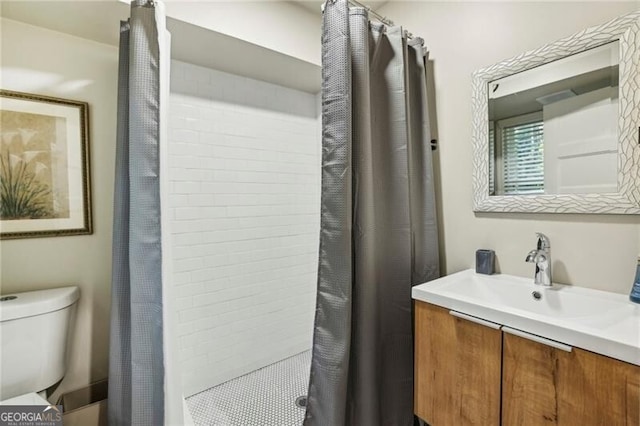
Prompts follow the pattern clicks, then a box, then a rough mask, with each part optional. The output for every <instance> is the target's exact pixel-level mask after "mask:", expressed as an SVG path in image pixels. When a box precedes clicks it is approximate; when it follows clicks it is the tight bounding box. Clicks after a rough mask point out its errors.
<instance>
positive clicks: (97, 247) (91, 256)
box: [0, 19, 118, 393]
mask: <svg viewBox="0 0 640 426" xmlns="http://www.w3.org/2000/svg"><path fill="white" fill-rule="evenodd" d="M0 25H1V31H0V33H1V37H0V38H1V39H2V51H1V66H2V68H1V69H2V74H1V82H0V87H2V88H3V89H10V90H16V91H21V92H27V93H33V94H40V95H48V96H55V97H60V98H66V99H74V100H80V101H86V102H88V103H89V124H90V135H89V136H90V140H89V145H90V150H91V179H92V185H91V192H92V196H93V222H94V233H93V235H86V236H70V237H55V238H32V239H22V240H5V241H2V242H0V267H1V271H2V273H1V288H0V290H1V291H2V293H5V294H6V293H12V292H20V291H29V290H38V289H45V288H52V287H60V286H68V285H78V286H79V287H80V292H81V296H80V301H79V305H78V310H77V320H76V323H75V328H74V330H73V333H72V350H71V357H70V365H69V369H68V371H67V375H66V376H65V378H64V381H63V382H62V384H61V386H60V387H59V388H58V393H59V392H60V391H66V390H71V389H74V388H77V387H81V386H84V385H86V384H88V383H90V382H93V381H96V380H100V379H103V378H105V377H106V376H107V369H108V353H107V351H108V345H109V306H110V279H111V278H110V277H111V226H112V211H113V174H114V158H115V143H114V141H115V123H116V89H117V64H118V59H117V52H116V49H115V48H114V47H111V46H107V45H103V44H99V43H95V42H92V41H88V40H84V39H81V38H77V37H73V36H69V35H66V34H62V33H58V32H53V31H49V30H45V29H42V28H38V27H33V26H30V25H26V24H22V23H19V22H16V21H10V20H6V19H2V20H0Z"/></svg>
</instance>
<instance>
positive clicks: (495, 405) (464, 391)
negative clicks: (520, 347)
mask: <svg viewBox="0 0 640 426" xmlns="http://www.w3.org/2000/svg"><path fill="white" fill-rule="evenodd" d="M415 324H416V330H415V335H416V341H415V392H414V395H415V401H414V402H415V405H414V407H415V413H416V415H417V416H418V417H420V418H421V419H422V420H424V421H426V422H427V423H428V424H429V425H431V426H453V425H455V426H464V425H483V426H484V425H498V424H500V374H501V371H500V370H501V364H502V360H501V358H502V333H501V332H500V330H498V329H492V328H489V327H486V326H484V325H480V324H476V323H474V322H471V321H468V320H465V319H461V318H458V317H455V316H453V315H451V314H450V313H449V310H448V309H444V308H440V307H438V306H435V305H431V304H427V303H424V302H419V301H416V302H415Z"/></svg>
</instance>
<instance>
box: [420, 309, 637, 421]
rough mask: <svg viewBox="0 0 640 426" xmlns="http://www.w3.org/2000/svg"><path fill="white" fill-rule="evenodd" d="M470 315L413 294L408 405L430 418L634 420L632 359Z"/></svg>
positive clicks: (635, 412) (455, 419)
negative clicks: (500, 326)
mask: <svg viewBox="0 0 640 426" xmlns="http://www.w3.org/2000/svg"><path fill="white" fill-rule="evenodd" d="M453 314H457V313H455V312H453ZM474 320H475V319H474V318H473V317H469V319H462V318H459V317H456V316H454V315H452V314H451V313H450V311H449V309H444V308H441V307H438V306H435V305H431V304H428V303H424V302H420V301H416V302H415V336H416V337H415V339H416V340H415V392H414V398H415V401H414V404H415V405H414V407H415V414H416V415H417V416H418V417H420V418H421V419H422V420H424V421H426V422H427V423H428V424H429V425H430V426H462V425H478V426H498V425H504V426H537V425H545V426H640V367H638V366H635V365H632V364H628V363H625V362H622V361H618V360H615V359H612V358H608V357H606V356H602V355H598V354H595V353H593V352H588V351H585V350H582V349H579V348H575V347H574V348H569V347H566V348H565V349H570V352H567V351H565V350H562V349H559V348H561V347H563V346H564V345H562V344H560V345H558V344H556V343H555V342H551V341H547V343H551V344H555V345H556V346H557V347H553V346H549V345H547V344H544V343H539V342H536V341H533V340H530V339H529V338H524V337H519V336H516V335H513V334H511V333H512V332H513V331H511V333H510V332H509V330H508V329H507V327H505V328H504V331H501V330H499V329H496V328H495V327H493V328H492V327H491V326H486V325H481V324H478V323H476V322H473V321H474ZM479 321H480V322H482V320H479ZM487 324H489V325H493V324H492V323H487ZM516 332H517V330H516ZM516 334H517V333H516ZM525 335H526V333H525ZM527 337H533V338H534V339H535V338H536V336H531V335H529V336H527ZM541 340H542V341H544V340H546V339H541Z"/></svg>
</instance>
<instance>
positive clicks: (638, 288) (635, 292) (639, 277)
mask: <svg viewBox="0 0 640 426" xmlns="http://www.w3.org/2000/svg"><path fill="white" fill-rule="evenodd" d="M629 299H631V301H632V302H635V303H640V257H638V266H637V267H636V279H635V280H634V281H633V287H632V288H631V294H630V295H629Z"/></svg>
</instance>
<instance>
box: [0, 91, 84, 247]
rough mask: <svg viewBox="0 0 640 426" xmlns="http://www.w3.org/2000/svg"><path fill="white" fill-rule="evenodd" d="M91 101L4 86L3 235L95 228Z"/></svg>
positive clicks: (0, 100) (0, 138)
mask: <svg viewBox="0 0 640 426" xmlns="http://www.w3.org/2000/svg"><path fill="white" fill-rule="evenodd" d="M88 133H89V132H88V105H87V104H86V103H85V102H78V101H71V100H65V99H56V98H50V97H44V96H38V95H30V94H26V93H18V92H10V91H6V90H0V238H2V239H10V238H28V237H47V236H61V235H78V234H90V233H91V232H92V226H91V194H90V184H89V141H88V138H89V136H88Z"/></svg>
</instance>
